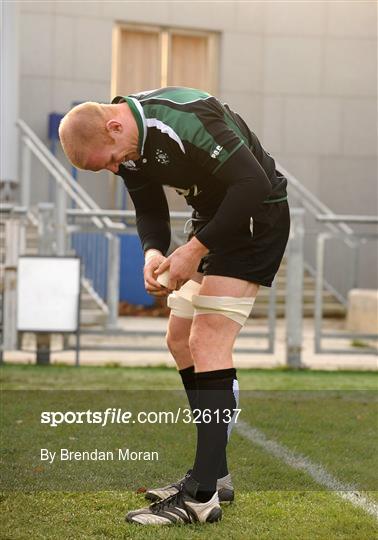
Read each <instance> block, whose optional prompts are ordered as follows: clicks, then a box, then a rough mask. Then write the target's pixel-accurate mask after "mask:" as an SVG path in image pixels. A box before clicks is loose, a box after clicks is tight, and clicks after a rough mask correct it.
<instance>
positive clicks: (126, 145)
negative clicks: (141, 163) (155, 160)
mask: <svg viewBox="0 0 378 540" xmlns="http://www.w3.org/2000/svg"><path fill="white" fill-rule="evenodd" d="M109 135H110V137H111V138H112V139H113V141H114V143H113V144H105V145H103V146H98V145H97V146H96V147H95V148H93V150H91V151H90V152H89V153H88V157H87V161H86V164H85V169H87V170H89V171H101V170H103V169H107V170H108V171H111V172H113V173H117V172H118V169H119V166H120V165H121V163H123V162H124V161H129V160H133V161H134V160H137V159H139V157H140V156H139V154H138V151H137V144H135V142H133V140H132V139H133V138H132V137H130V136H128V134H127V133H126V132H125V130H124V129H122V130H120V131H112V132H111V133H109Z"/></svg>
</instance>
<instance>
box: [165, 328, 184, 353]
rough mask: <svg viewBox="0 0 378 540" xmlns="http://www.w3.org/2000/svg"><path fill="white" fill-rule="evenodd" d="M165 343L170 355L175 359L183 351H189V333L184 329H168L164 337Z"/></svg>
mask: <svg viewBox="0 0 378 540" xmlns="http://www.w3.org/2000/svg"><path fill="white" fill-rule="evenodd" d="M166 342H167V346H168V349H169V351H170V353H171V354H172V355H173V356H174V357H177V356H178V355H180V354H182V352H183V351H184V350H188V349H189V332H188V331H187V330H186V329H180V328H177V327H176V328H169V329H168V332H167V335H166Z"/></svg>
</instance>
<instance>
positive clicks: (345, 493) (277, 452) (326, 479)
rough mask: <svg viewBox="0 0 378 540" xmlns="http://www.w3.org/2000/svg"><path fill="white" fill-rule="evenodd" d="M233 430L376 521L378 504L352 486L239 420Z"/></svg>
mask: <svg viewBox="0 0 378 540" xmlns="http://www.w3.org/2000/svg"><path fill="white" fill-rule="evenodd" d="M235 429H236V430H237V432H238V433H239V434H240V435H242V436H243V437H245V438H246V439H248V440H249V441H251V442H252V443H253V444H256V445H257V446H260V447H261V448H263V449H264V450H265V451H266V452H268V454H272V455H273V456H275V457H276V458H278V459H280V460H281V461H284V462H285V463H286V464H287V465H289V467H292V468H293V469H297V470H300V471H304V472H306V473H307V474H308V475H309V476H311V478H313V480H315V482H317V483H318V484H321V485H322V486H325V487H326V488H328V489H329V490H332V491H334V492H335V493H336V495H338V496H339V497H341V498H342V499H345V500H346V501H349V502H350V503H351V504H353V505H354V506H359V507H360V508H362V509H363V510H365V512H367V513H368V514H371V515H372V516H374V517H375V518H377V519H378V504H376V503H375V502H373V501H371V500H370V499H368V498H367V497H366V496H365V495H362V494H361V493H359V492H358V491H356V490H355V489H354V488H353V486H350V485H348V484H343V483H342V482H340V481H339V480H337V478H335V477H334V476H332V475H331V474H329V473H328V472H327V471H326V470H325V469H324V468H323V467H322V466H321V465H318V464H317V463H313V462H312V461H310V460H309V459H308V458H307V457H306V456H303V455H301V454H297V453H296V452H293V451H292V450H290V449H289V448H287V447H286V446H284V445H283V444H280V443H278V442H276V441H274V440H272V439H268V438H267V437H266V436H265V435H264V433H263V432H262V431H260V430H259V429H256V428H253V427H251V426H249V425H248V424H247V423H246V422H244V421H243V420H239V421H238V422H237V424H235Z"/></svg>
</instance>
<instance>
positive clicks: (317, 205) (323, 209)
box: [276, 162, 354, 234]
mask: <svg viewBox="0 0 378 540" xmlns="http://www.w3.org/2000/svg"><path fill="white" fill-rule="evenodd" d="M276 165H277V170H278V172H280V173H281V174H282V175H283V176H285V178H287V181H288V183H289V185H290V187H292V188H293V189H294V191H296V192H297V194H298V195H300V196H301V197H303V199H305V201H306V202H307V204H308V207H309V209H310V212H311V213H312V215H313V216H314V217H315V218H316V217H317V215H318V214H320V213H321V214H327V215H329V216H333V215H335V214H334V212H332V210H331V209H330V208H328V206H327V205H325V204H324V203H323V202H322V201H320V200H319V199H318V198H317V197H316V195H314V194H313V193H311V191H309V190H308V189H307V188H306V187H305V186H303V185H302V184H301V183H300V182H299V180H297V178H295V176H293V175H292V174H290V173H289V172H288V171H287V170H286V169H285V168H284V167H282V166H281V165H280V164H279V163H277V162H276ZM326 226H328V228H329V229H331V230H332V231H335V228H337V229H338V230H339V231H340V230H341V231H342V232H343V233H345V234H353V232H354V231H353V229H352V228H351V227H349V226H348V225H347V224H346V223H344V222H343V221H342V222H338V223H337V224H336V225H332V224H331V223H329V224H327V223H326Z"/></svg>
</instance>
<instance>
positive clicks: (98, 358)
mask: <svg viewBox="0 0 378 540" xmlns="http://www.w3.org/2000/svg"><path fill="white" fill-rule="evenodd" d="M166 326H167V319H163V318H151V317H120V318H119V327H120V328H123V329H125V330H127V331H130V332H132V331H135V332H146V331H149V330H152V331H154V332H161V335H155V336H147V335H141V334H139V335H131V336H128V337H124V336H123V337H120V336H97V335H91V336H82V340H81V342H82V351H81V354H80V362H81V364H83V365H95V364H97V365H106V364H114V363H118V364H120V365H125V366H152V365H155V366H156V365H167V366H173V365H174V361H173V358H172V357H171V356H170V354H169V353H168V351H167V349H166V347H165V343H164V335H163V334H164V332H165V329H166ZM343 326H344V321H342V320H341V321H339V320H326V321H325V323H324V330H327V331H331V330H340V331H342V330H343ZM267 330H268V327H267V323H266V321H265V320H262V319H261V320H259V319H257V320H250V321H249V323H248V325H247V326H246V327H245V328H244V329H243V331H242V333H243V334H244V335H245V334H246V333H250V332H267ZM275 343H276V345H275V352H274V354H267V353H265V352H261V353H260V352H257V353H249V352H244V353H243V352H236V353H235V355H234V359H235V365H236V367H238V368H276V367H281V366H284V365H285V362H286V339H285V320H284V319H278V320H277V327H276V340H275ZM97 344H98V345H99V346H101V345H103V344H106V345H111V346H113V347H117V345H119V346H120V347H122V346H123V347H125V345H127V346H128V347H130V349H131V348H132V349H134V350H108V351H101V350H85V347H86V346H91V347H93V346H96V345H97ZM324 345H325V346H327V348H331V349H334V348H341V347H342V348H345V347H348V348H349V349H350V350H354V351H356V354H353V355H351V354H337V353H332V354H328V353H327V354H315V353H314V322H313V320H312V319H304V324H303V350H302V362H303V363H304V364H305V366H307V367H309V368H311V369H326V370H337V369H350V370H376V369H377V368H378V356H377V355H372V354H370V355H366V354H361V353H360V351H362V350H363V349H361V348H357V347H351V340H350V339H345V340H340V339H337V340H335V339H333V340H327V341H326V342H325V344H324ZM60 346H61V344H60V340H59V339H56V340H54V343H53V348H56V349H57V348H59V347H60ZM23 347H24V348H25V349H31V350H33V349H34V340H33V336H30V337H29V339H26V340H24V343H23ZM236 347H237V348H238V349H242V348H261V349H264V348H266V347H267V340H266V339H265V338H256V337H243V338H242V337H240V338H238V340H237V342H236ZM135 348H140V349H141V350H139V351H136V350H135ZM148 348H160V349H161V350H160V351H149V350H148ZM377 352H378V349H377ZM51 359H52V362H60V363H67V364H72V363H74V359H75V353H74V352H72V351H65V352H54V353H52V355H51ZM4 360H5V361H9V362H34V361H35V354H34V353H33V352H24V351H7V352H5V353H4Z"/></svg>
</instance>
